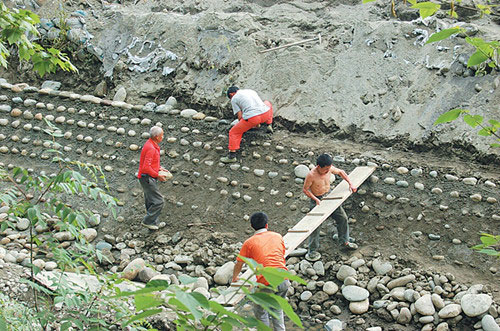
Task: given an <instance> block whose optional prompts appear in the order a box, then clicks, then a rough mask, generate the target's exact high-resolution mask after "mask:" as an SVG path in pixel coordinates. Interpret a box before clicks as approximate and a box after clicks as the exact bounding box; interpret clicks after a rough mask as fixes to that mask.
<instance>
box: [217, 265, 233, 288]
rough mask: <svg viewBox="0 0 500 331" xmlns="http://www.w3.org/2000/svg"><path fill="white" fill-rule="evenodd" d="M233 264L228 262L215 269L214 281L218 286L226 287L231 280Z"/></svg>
mask: <svg viewBox="0 0 500 331" xmlns="http://www.w3.org/2000/svg"><path fill="white" fill-rule="evenodd" d="M233 270H234V262H232V261H230V262H227V263H226V264H224V265H223V266H222V267H220V268H219V269H217V272H216V273H215V275H214V281H215V282H216V283H217V284H219V285H227V284H229V282H231V279H232V278H233Z"/></svg>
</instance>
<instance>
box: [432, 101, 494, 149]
mask: <svg viewBox="0 0 500 331" xmlns="http://www.w3.org/2000/svg"><path fill="white" fill-rule="evenodd" d="M459 117H462V119H463V121H464V122H465V123H467V125H469V126H470V127H472V128H476V127H480V130H479V131H478V132H477V134H478V135H480V136H484V137H490V136H491V137H495V138H496V140H497V141H498V142H500V135H499V134H498V132H497V131H498V130H499V129H500V122H499V121H497V120H494V119H490V120H488V121H486V123H485V121H484V118H483V116H481V115H471V114H470V113H469V111H468V110H466V109H452V110H450V111H447V112H446V113H444V114H442V115H441V116H439V117H438V119H437V120H436V121H435V122H434V125H438V124H443V123H449V122H452V121H454V120H456V119H458V118H459ZM490 146H491V147H497V148H498V147H500V143H492V144H490Z"/></svg>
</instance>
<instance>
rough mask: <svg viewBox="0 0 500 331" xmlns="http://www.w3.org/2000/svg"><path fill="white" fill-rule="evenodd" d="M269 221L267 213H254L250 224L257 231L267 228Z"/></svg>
mask: <svg viewBox="0 0 500 331" xmlns="http://www.w3.org/2000/svg"><path fill="white" fill-rule="evenodd" d="M267 219H268V218H267V215H266V213H263V212H258V213H253V214H252V216H250V224H252V228H253V229H254V230H255V231H257V230H260V229H263V228H265V227H266V224H267Z"/></svg>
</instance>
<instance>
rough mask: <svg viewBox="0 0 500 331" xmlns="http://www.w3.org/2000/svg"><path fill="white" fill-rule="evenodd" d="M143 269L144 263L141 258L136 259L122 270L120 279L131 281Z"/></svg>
mask: <svg viewBox="0 0 500 331" xmlns="http://www.w3.org/2000/svg"><path fill="white" fill-rule="evenodd" d="M145 267H146V262H145V261H144V260H143V259H141V258H137V259H135V260H133V261H132V262H130V263H129V264H128V265H127V266H126V267H125V269H123V272H122V278H125V279H128V280H133V279H134V278H135V277H137V275H138V274H139V272H141V270H142V269H144V268H145Z"/></svg>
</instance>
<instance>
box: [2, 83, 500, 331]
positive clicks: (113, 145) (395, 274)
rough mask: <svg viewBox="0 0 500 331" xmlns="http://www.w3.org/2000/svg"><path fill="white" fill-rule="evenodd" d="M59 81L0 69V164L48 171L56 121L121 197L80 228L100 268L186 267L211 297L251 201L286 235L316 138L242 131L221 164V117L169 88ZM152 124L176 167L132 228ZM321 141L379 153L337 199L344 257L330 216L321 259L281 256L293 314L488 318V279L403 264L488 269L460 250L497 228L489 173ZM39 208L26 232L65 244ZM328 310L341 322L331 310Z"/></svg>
mask: <svg viewBox="0 0 500 331" xmlns="http://www.w3.org/2000/svg"><path fill="white" fill-rule="evenodd" d="M58 86H59V84H57V83H54V82H46V84H44V86H42V88H40V89H38V88H36V87H33V86H29V85H28V84H10V83H8V82H7V81H5V80H2V81H1V82H0V87H1V89H0V127H1V131H0V163H1V165H2V166H4V167H5V168H7V169H12V168H13V167H15V166H24V167H26V168H28V171H29V172H30V173H32V174H36V173H45V174H50V173H52V172H54V169H53V168H51V165H50V158H51V157H50V155H49V154H48V153H47V152H46V150H47V149H48V148H49V147H50V145H48V144H47V143H46V140H47V139H48V138H49V136H48V135H47V134H46V133H44V129H46V128H47V125H46V123H45V122H44V121H43V120H44V119H46V120H49V121H51V122H52V123H54V124H55V125H56V126H57V127H58V128H59V132H60V133H61V135H62V136H63V137H62V138H60V139H59V140H58V141H59V142H60V143H61V147H60V148H61V150H63V151H64V155H65V157H68V158H70V159H77V160H80V161H86V162H92V163H96V164H98V165H100V166H101V167H102V169H104V172H105V173H106V176H107V178H108V182H109V183H110V187H111V193H112V194H114V195H116V196H117V197H118V198H119V199H120V203H119V212H118V215H119V217H118V219H117V220H116V221H115V220H112V219H111V218H110V217H109V211H107V210H102V209H100V208H99V206H95V210H94V213H95V216H96V217H95V218H94V220H93V222H91V223H89V224H88V225H89V227H88V228H87V229H84V230H82V235H83V236H84V238H85V239H86V240H87V241H88V242H91V243H93V244H95V245H96V248H97V249H99V250H101V251H102V253H103V254H104V255H105V256H106V257H107V258H108V260H109V261H108V262H103V265H102V267H103V268H104V269H106V270H109V271H110V272H114V273H121V275H122V276H123V277H125V278H127V279H131V280H132V279H135V280H139V281H142V282H147V281H148V280H150V279H153V278H154V277H157V278H158V277H159V278H163V279H167V280H169V281H170V282H173V283H176V282H178V280H177V279H178V276H179V275H180V274H189V275H191V276H195V277H200V280H199V282H198V283H199V284H198V283H197V285H195V286H194V288H193V289H194V290H196V291H198V292H200V293H202V294H204V295H205V296H207V297H213V295H214V292H213V291H211V289H212V288H214V287H219V288H220V287H224V286H227V285H228V282H229V280H230V276H231V273H232V267H233V262H232V261H234V259H235V254H236V253H237V252H238V250H239V248H240V247H241V242H242V241H243V240H244V239H245V238H246V237H248V236H249V235H250V234H251V231H250V229H249V226H248V223H247V219H248V215H249V214H251V213H252V212H254V211H258V210H264V211H266V212H268V213H269V215H270V216H271V224H270V227H271V228H272V229H273V230H275V231H278V232H280V233H282V234H284V233H286V231H287V229H289V228H290V227H292V226H293V224H295V223H296V222H297V221H299V220H300V219H301V217H302V216H303V215H304V213H307V212H308V210H309V209H308V207H307V206H308V201H307V199H308V198H307V197H305V196H304V195H303V194H301V193H300V192H301V187H302V183H303V178H304V177H305V175H306V174H307V172H308V171H309V169H310V168H311V167H312V166H313V161H314V158H315V155H318V152H324V151H325V149H322V150H320V149H319V147H318V149H316V150H311V149H310V148H309V149H304V148H302V147H301V145H300V144H298V145H294V141H297V140H294V139H297V137H295V138H294V137H293V136H289V135H288V133H280V132H279V131H278V132H276V133H275V134H274V136H270V135H266V134H264V133H263V132H260V131H256V132H249V133H248V134H247V135H246V136H245V139H246V142H245V143H244V144H243V153H242V158H241V162H240V163H237V164H232V165H224V164H221V163H219V162H218V159H219V157H220V155H221V154H222V153H224V152H225V151H226V148H227V134H226V131H225V130H227V128H228V125H227V122H226V121H225V120H221V119H217V118H215V117H211V116H206V115H205V114H204V113H203V112H202V111H197V110H194V109H188V108H186V109H182V106H181V105H180V104H179V103H177V101H176V100H175V98H173V97H171V98H168V101H167V102H166V103H165V104H160V105H157V104H155V103H153V102H150V103H147V104H146V105H132V104H129V103H126V102H125V101H124V100H125V94H126V91H120V93H117V95H116V96H115V99H114V100H107V99H102V98H99V97H96V96H93V95H80V94H77V93H74V92H67V91H59V90H58ZM152 125H160V126H162V127H163V128H164V130H165V142H164V143H163V145H162V150H161V154H162V159H163V160H164V162H162V163H164V164H165V165H166V167H167V168H169V169H170V170H171V172H172V173H173V174H174V178H173V180H172V181H171V182H168V183H167V184H165V185H164V186H162V191H163V192H164V193H165V196H166V200H167V207H166V209H165V214H166V215H164V216H165V218H166V221H167V222H168V223H169V225H168V226H167V228H165V229H164V230H160V231H158V232H157V233H154V234H153V235H151V233H149V232H147V230H144V229H142V230H141V229H140V227H139V222H140V218H141V216H142V213H143V206H142V203H143V201H142V194H141V190H140V186H139V185H138V183H137V181H136V179H135V177H134V176H135V172H136V171H137V166H138V159H139V152H140V148H141V146H142V144H143V142H144V141H145V139H147V138H148V133H147V132H148V130H149V128H150V127H151V126H152ZM323 147H324V146H323ZM326 150H327V151H335V150H336V147H335V146H333V145H328V147H326ZM333 154H334V155H335V156H334V162H335V164H336V165H337V166H338V167H341V168H344V169H346V171H348V172H349V171H350V170H352V169H353V168H354V167H355V166H358V165H376V166H378V169H377V171H376V172H375V174H374V175H373V176H372V177H371V178H370V179H369V180H368V181H367V182H366V183H365V184H363V185H362V186H361V187H360V189H359V190H358V194H356V195H353V196H352V197H351V198H350V199H349V200H348V202H347V203H346V205H347V208H346V209H347V211H348V214H349V216H350V217H351V219H350V222H351V223H352V229H353V233H354V235H355V236H356V237H357V239H358V240H359V242H360V243H361V249H360V251H359V252H358V253H354V255H353V256H351V257H346V256H342V255H339V254H338V252H336V251H334V250H332V251H331V252H329V251H330V250H331V247H332V246H333V243H332V240H331V236H332V234H333V233H331V230H330V228H331V226H330V227H329V228H328V229H327V227H324V228H323V230H324V233H323V235H324V238H323V239H322V253H323V255H324V256H325V260H324V261H318V262H316V263H314V264H313V265H311V264H310V263H309V262H307V261H305V260H303V259H302V258H301V257H302V256H303V254H305V252H304V250H303V249H302V250H299V251H298V252H295V253H294V254H293V255H297V256H292V257H290V258H289V259H288V262H287V263H288V266H289V268H290V270H293V271H294V272H296V273H297V274H299V275H300V276H301V277H303V278H304V279H306V280H308V285H307V286H302V285H298V284H294V286H293V288H292V289H291V291H290V293H289V294H290V295H289V297H290V302H291V303H292V305H293V307H294V309H295V310H296V311H297V313H298V314H299V315H301V316H302V317H303V319H304V320H305V321H307V323H309V325H318V324H323V323H327V325H330V326H329V327H330V328H331V329H332V330H333V329H335V328H336V327H337V326H338V325H340V324H342V322H343V323H345V324H347V325H348V328H354V329H356V328H358V329H364V328H368V327H372V326H383V325H385V323H389V324H393V323H397V324H399V325H402V326H405V327H408V328H409V327H410V326H411V327H413V328H417V327H418V328H423V329H424V330H433V329H437V330H446V329H447V328H452V329H453V328H455V327H456V328H458V329H460V328H461V327H462V329H463V328H465V329H466V328H467V327H474V328H480V327H481V328H482V329H483V330H497V329H495V327H497V328H498V320H496V321H495V319H496V318H498V313H499V311H498V304H497V303H494V302H493V301H492V296H494V295H497V294H498V293H497V292H498V291H499V289H498V287H496V288H495V287H490V286H483V285H474V286H468V285H464V284H463V283H460V282H458V281H457V280H456V278H455V276H453V274H452V273H450V272H448V273H447V272H435V271H430V270H427V269H426V268H422V267H412V268H408V267H406V265H407V263H408V262H406V261H407V259H410V260H412V259H415V260H417V262H418V264H420V265H426V264H427V263H435V264H436V265H435V266H439V265H443V269H446V267H444V266H445V265H446V264H450V265H453V266H454V267H455V268H469V267H473V268H478V270H482V271H483V272H487V273H488V274H489V275H490V277H492V278H493V279H494V278H495V277H498V267H497V265H496V264H495V263H494V262H492V261H489V260H481V259H480V258H479V257H477V258H475V257H473V256H471V253H470V250H469V249H468V246H471V245H473V244H476V243H477V241H478V238H477V236H472V235H471V234H476V233H478V232H480V231H487V232H488V231H490V232H493V230H494V229H496V228H497V227H498V224H499V221H500V213H499V210H498V199H499V198H500V195H499V192H498V188H497V185H500V182H499V181H498V176H494V175H491V174H489V173H487V172H484V173H481V172H478V171H471V170H469V171H457V169H454V168H449V167H448V168H446V167H439V166H436V167H434V168H430V167H429V166H427V165H417V164H412V163H411V162H400V163H394V162H391V161H388V160H386V159H385V158H384V157H382V156H378V155H376V154H374V153H372V152H366V153H360V154H344V153H335V152H334V153H333ZM8 209H9V207H8V206H1V207H0V222H2V221H4V220H5V219H7V218H8V217H9V215H8ZM49 216H50V217H51V220H50V221H49V224H48V227H45V228H43V227H41V226H39V227H37V228H36V229H35V232H36V233H37V234H38V235H39V236H40V237H41V238H42V239H43V237H44V236H47V235H48V234H49V231H51V235H53V236H54V238H56V239H57V240H58V241H60V242H61V245H62V247H69V246H71V245H72V244H73V241H74V238H73V236H72V235H71V234H70V233H68V232H58V231H57V229H55V228H54V226H53V225H54V224H55V223H56V221H57V217H56V216H54V215H49ZM471 220H472V221H471ZM190 224H191V225H190ZM193 224H194V225H193ZM193 226H194V228H192V227H193ZM28 227H29V221H28V220H27V219H20V220H19V221H18V222H17V223H16V228H15V229H8V230H6V231H5V232H4V233H1V234H0V245H1V246H0V260H1V262H0V265H2V266H3V268H4V269H5V268H6V266H8V264H10V263H19V264H22V265H27V263H28V261H29V259H28V254H29V247H30V246H29V244H28V240H27V238H28V231H27V229H28ZM242 229H245V230H246V231H242ZM190 232H191V235H192V236H190ZM203 236H205V238H203V239H202V237H203ZM389 236H390V238H391V239H390V240H391V244H393V245H395V247H394V248H391V247H389V246H390V245H389V243H388V241H387V237H389ZM193 237H194V239H193ZM363 247H366V248H370V247H376V249H375V250H373V249H364V248H363ZM388 252H392V253H391V254H388ZM386 256H388V257H389V260H387V258H386ZM35 259H36V260H35V261H34V264H35V265H36V266H38V267H39V268H40V269H44V270H46V271H52V270H57V263H56V262H54V261H53V259H52V257H51V256H50V254H48V255H45V254H43V253H42V252H38V251H37V253H36V256H35ZM340 261H342V262H340ZM146 264H148V265H151V266H152V267H146V266H145V265H146ZM1 283H2V285H1V286H3V289H5V292H9V291H11V292H12V293H13V294H15V293H17V291H25V290H26V288H23V289H15V287H16V284H14V283H13V282H12V281H11V282H10V283H5V282H1ZM495 293H497V294H495ZM347 313H352V314H350V315H347ZM337 315H339V316H340V317H338V319H339V320H341V321H342V322H339V321H338V320H332V318H334V317H336V316H337ZM358 315H360V316H358ZM339 323H340V324H339ZM488 325H490V326H488ZM373 330H376V329H373Z"/></svg>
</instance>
